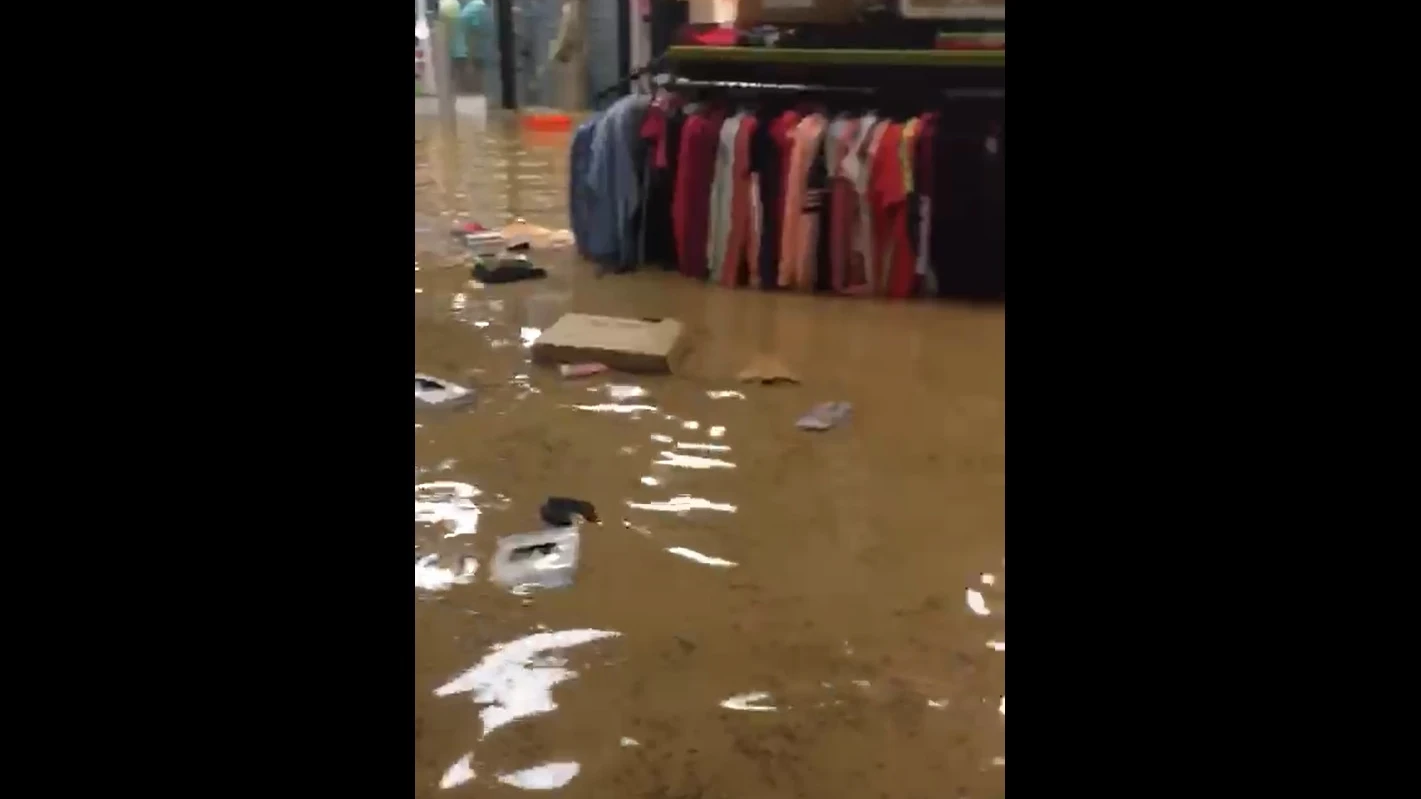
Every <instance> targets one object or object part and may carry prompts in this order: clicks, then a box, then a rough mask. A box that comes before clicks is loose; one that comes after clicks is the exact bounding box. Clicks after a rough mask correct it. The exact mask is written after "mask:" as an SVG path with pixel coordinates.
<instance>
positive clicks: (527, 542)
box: [489, 527, 579, 594]
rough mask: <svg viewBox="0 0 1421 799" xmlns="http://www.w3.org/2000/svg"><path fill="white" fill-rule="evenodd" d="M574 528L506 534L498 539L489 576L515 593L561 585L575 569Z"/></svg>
mask: <svg viewBox="0 0 1421 799" xmlns="http://www.w3.org/2000/svg"><path fill="white" fill-rule="evenodd" d="M578 549H579V535H578V532H577V528H576V527H558V528H554V529H552V530H545V531H543V532H540V533H523V534H520V535H510V536H505V537H503V538H500V539H499V540H498V551H496V552H495V553H494V556H493V563H492V564H491V565H490V567H489V570H490V575H491V579H492V580H493V581H494V582H496V583H498V584H499V585H502V586H503V587H504V588H506V589H508V590H509V591H511V592H513V593H515V594H526V593H528V592H529V591H531V590H533V589H535V588H565V587H567V586H569V585H571V584H572V577H573V574H575V573H576V571H577V556H578Z"/></svg>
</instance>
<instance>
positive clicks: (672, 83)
mask: <svg viewBox="0 0 1421 799" xmlns="http://www.w3.org/2000/svg"><path fill="white" fill-rule="evenodd" d="M656 82H657V84H658V85H664V86H666V87H667V88H669V89H680V88H685V89H744V90H747V91H761V92H803V93H805V94H828V93H839V94H863V95H872V94H878V93H879V92H881V91H882V89H880V88H875V87H868V86H815V85H811V84H800V83H750V82H745V81H734V80H691V79H689V78H670V79H668V80H666V81H664V82H663V81H662V80H661V76H658V78H657V81H656ZM934 94H936V95H937V96H940V97H946V98H948V99H953V100H970V99H982V100H1004V99H1006V96H1007V90H1006V89H943V90H942V91H941V92H936V93H934Z"/></svg>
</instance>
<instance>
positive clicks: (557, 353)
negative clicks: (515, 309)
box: [532, 313, 685, 374]
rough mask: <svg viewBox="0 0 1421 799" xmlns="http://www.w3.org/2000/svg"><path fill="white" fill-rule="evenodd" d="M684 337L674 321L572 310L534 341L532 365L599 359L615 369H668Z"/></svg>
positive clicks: (628, 370) (596, 360)
mask: <svg viewBox="0 0 1421 799" xmlns="http://www.w3.org/2000/svg"><path fill="white" fill-rule="evenodd" d="M684 338H685V326H684V325H682V324H681V323H680V322H678V321H676V320H675V319H655V320H652V319H623V318H620V317H616V316H594V315H592V314H581V313H570V314H564V315H563V316H562V318H561V319H558V321H556V322H554V323H553V326H552V327H549V328H548V329H547V330H544V331H543V334H542V335H541V336H539V337H538V340H537V341H534V342H533V348H532V349H533V361H534V362H536V363H601V364H606V365H607V367H608V368H611V369H615V370H617V371H619V372H642V373H661V374H665V373H668V372H670V371H671V365H672V361H674V360H675V356H676V354H677V352H678V351H679V350H680V348H681V346H682V343H683V340H684Z"/></svg>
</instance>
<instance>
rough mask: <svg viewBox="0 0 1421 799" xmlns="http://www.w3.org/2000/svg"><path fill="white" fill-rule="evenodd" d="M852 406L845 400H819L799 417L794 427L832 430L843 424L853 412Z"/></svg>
mask: <svg viewBox="0 0 1421 799" xmlns="http://www.w3.org/2000/svg"><path fill="white" fill-rule="evenodd" d="M853 408H854V406H852V405H850V404H849V403H847V402H821V403H819V404H818V405H815V406H814V407H813V408H810V409H809V412H808V413H806V414H804V415H803V416H801V417H799V420H798V421H796V422H795V423H794V424H795V427H798V428H799V429H800V430H813V431H823V430H832V429H833V428H835V427H838V426H839V425H840V424H843V423H844V421H845V420H847V419H848V418H849V415H850V414H851V413H853Z"/></svg>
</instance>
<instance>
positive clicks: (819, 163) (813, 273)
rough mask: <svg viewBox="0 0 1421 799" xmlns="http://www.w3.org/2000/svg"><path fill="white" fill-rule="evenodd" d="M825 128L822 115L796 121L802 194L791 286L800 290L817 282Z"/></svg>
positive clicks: (823, 186) (813, 286)
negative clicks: (792, 284)
mask: <svg viewBox="0 0 1421 799" xmlns="http://www.w3.org/2000/svg"><path fill="white" fill-rule="evenodd" d="M806 123H807V124H806ZM827 128H828V120H827V119H825V118H824V116H823V115H822V114H811V115H810V116H807V117H805V118H804V122H801V123H800V124H799V147H798V149H799V151H800V152H801V153H802V155H801V159H800V160H801V166H802V168H803V170H804V189H803V192H804V194H803V200H802V202H801V210H800V217H799V225H798V230H797V232H796V234H797V235H798V236H799V242H798V243H797V244H796V246H795V269H794V287H795V288H796V289H798V290H800V291H814V289H815V288H816V286H817V284H818V267H819V221H820V214H821V212H822V211H823V209H824V194H825V192H826V190H827V189H828V187H829V186H828V180H827V179H826V178H825V175H826V174H827V172H828V170H827V168H826V167H825V164H824V134H825V131H826V130H827Z"/></svg>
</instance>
